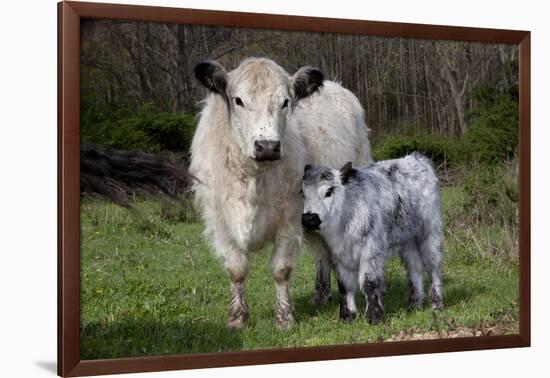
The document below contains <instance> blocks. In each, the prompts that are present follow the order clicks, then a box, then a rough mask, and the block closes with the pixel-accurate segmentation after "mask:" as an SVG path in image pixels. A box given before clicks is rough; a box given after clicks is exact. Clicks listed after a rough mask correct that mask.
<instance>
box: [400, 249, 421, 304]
mask: <svg viewBox="0 0 550 378" xmlns="http://www.w3.org/2000/svg"><path fill="white" fill-rule="evenodd" d="M399 255H400V256H401V260H403V263H404V264H405V269H406V270H407V277H408V278H409V308H410V309H417V308H420V307H422V303H423V302H424V265H423V263H422V259H421V258H420V254H419V253H418V249H417V248H416V243H415V242H414V240H413V241H410V242H408V243H406V244H404V245H403V246H402V247H401V250H400V251H399Z"/></svg>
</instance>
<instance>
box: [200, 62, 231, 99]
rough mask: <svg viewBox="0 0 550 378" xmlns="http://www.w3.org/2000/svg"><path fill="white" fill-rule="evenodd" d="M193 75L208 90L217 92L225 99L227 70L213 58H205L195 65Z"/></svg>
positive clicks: (226, 97)
mask: <svg viewBox="0 0 550 378" xmlns="http://www.w3.org/2000/svg"><path fill="white" fill-rule="evenodd" d="M194 71H195V77H196V78H197V80H198V81H200V83H201V84H202V85H204V86H205V87H206V88H207V89H209V90H210V91H212V92H214V93H217V94H219V95H220V96H222V97H223V98H224V99H225V100H226V101H229V97H228V95H227V71H226V70H225V68H223V66H222V65H221V64H220V63H218V62H217V61H215V60H205V61H204V62H200V63H199V64H197V65H196V66H195V69H194Z"/></svg>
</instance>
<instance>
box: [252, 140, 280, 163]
mask: <svg viewBox="0 0 550 378" xmlns="http://www.w3.org/2000/svg"><path fill="white" fill-rule="evenodd" d="M280 158H281V142H279V141H278V140H266V139H264V140H257V141H255V142H254V159H255V160H256V161H266V160H279V159H280Z"/></svg>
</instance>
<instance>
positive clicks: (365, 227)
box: [302, 154, 443, 323]
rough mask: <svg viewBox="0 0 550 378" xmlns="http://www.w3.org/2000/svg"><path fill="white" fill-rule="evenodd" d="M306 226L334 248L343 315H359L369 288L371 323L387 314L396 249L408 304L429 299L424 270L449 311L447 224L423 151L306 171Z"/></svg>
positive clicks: (435, 298) (436, 300) (436, 298)
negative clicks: (389, 266) (387, 285)
mask: <svg viewBox="0 0 550 378" xmlns="http://www.w3.org/2000/svg"><path fill="white" fill-rule="evenodd" d="M302 190H303V194H304V197H305V205H304V213H303V215H302V222H303V224H304V226H305V227H307V228H310V229H316V230H318V231H319V233H320V234H321V235H322V236H323V238H324V240H325V241H326V243H327V244H328V246H329V247H330V251H331V258H332V262H333V263H334V264H335V269H336V272H337V275H338V285H339V289H340V293H341V303H340V317H341V318H342V319H343V320H347V321H349V320H352V319H353V318H355V315H356V311H357V310H356V306H355V299H354V297H355V292H356V291H357V290H358V289H360V290H362V291H363V293H364V295H365V297H366V302H367V319H368V320H369V322H371V323H376V322H378V321H379V320H380V319H381V317H382V315H383V306H382V293H383V290H384V264H385V261H386V259H387V258H388V256H390V251H391V250H392V249H394V250H396V251H397V252H398V253H399V255H400V256H401V258H402V259H403V261H404V263H405V266H406V269H407V273H408V278H409V283H410V297H409V302H410V305H411V306H412V307H419V306H421V305H422V303H423V300H424V289H423V273H424V271H427V272H428V275H429V277H430V279H431V287H430V291H429V300H430V302H431V304H432V306H433V307H434V308H435V309H440V308H442V306H443V299H442V298H443V295H442V258H443V254H442V244H443V225H442V219H441V211H440V198H439V189H438V180H437V178H436V176H435V174H434V172H433V169H432V165H431V162H430V161H429V160H428V159H427V158H425V157H424V156H422V155H420V154H412V155H409V156H407V157H405V158H402V159H396V160H386V161H380V162H377V163H375V164H373V165H371V166H369V167H364V168H358V169H354V168H352V167H351V164H350V163H348V164H346V165H345V166H344V167H343V168H342V169H341V170H337V169H330V168H327V167H323V166H311V165H309V166H306V168H305V174H304V178H303V183H302Z"/></svg>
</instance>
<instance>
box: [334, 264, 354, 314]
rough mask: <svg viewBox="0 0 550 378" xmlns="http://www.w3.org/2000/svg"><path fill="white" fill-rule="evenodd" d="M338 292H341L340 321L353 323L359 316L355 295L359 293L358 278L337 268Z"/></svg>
mask: <svg viewBox="0 0 550 378" xmlns="http://www.w3.org/2000/svg"><path fill="white" fill-rule="evenodd" d="M337 275H338V291H339V292H340V320H342V321H344V322H351V321H353V320H354V319H355V318H356V316H357V306H356V305H355V293H356V291H357V277H356V275H355V274H353V273H351V272H349V271H346V270H345V269H344V268H337Z"/></svg>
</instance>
